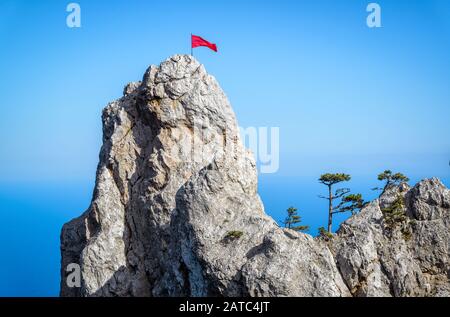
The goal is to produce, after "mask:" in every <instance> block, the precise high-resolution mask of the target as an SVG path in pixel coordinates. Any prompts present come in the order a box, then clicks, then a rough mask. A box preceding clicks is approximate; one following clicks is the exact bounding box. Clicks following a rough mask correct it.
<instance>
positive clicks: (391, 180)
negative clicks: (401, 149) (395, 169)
mask: <svg viewBox="0 0 450 317" xmlns="http://www.w3.org/2000/svg"><path fill="white" fill-rule="evenodd" d="M378 180H379V181H384V182H385V184H384V187H383V188H382V189H383V190H385V189H386V188H388V187H390V186H392V185H399V184H400V183H403V182H409V178H408V177H407V176H405V175H403V174H402V173H395V174H394V173H392V171H391V170H385V171H384V172H383V173H380V174H378ZM375 189H379V188H375Z"/></svg>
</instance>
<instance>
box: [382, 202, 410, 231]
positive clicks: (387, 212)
mask: <svg viewBox="0 0 450 317" xmlns="http://www.w3.org/2000/svg"><path fill="white" fill-rule="evenodd" d="M381 211H382V212H383V219H384V223H385V226H386V227H387V228H389V229H392V230H393V229H395V228H396V227H397V226H398V225H401V224H402V223H404V222H406V220H407V219H408V217H407V216H406V213H405V200H404V198H403V197H402V196H401V195H398V196H397V198H396V199H395V200H394V201H393V202H392V204H390V205H389V207H386V208H383V209H381Z"/></svg>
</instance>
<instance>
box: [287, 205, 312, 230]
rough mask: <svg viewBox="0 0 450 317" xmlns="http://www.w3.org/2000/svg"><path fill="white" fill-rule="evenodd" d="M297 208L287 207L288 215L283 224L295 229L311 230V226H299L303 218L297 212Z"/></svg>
mask: <svg viewBox="0 0 450 317" xmlns="http://www.w3.org/2000/svg"><path fill="white" fill-rule="evenodd" d="M297 210H298V209H297V208H294V207H289V208H288V209H287V217H286V219H285V220H284V221H283V224H284V226H285V227H286V228H288V229H291V230H295V231H307V230H309V226H299V225H297V224H299V223H300V222H302V218H301V217H300V216H299V215H298V214H297Z"/></svg>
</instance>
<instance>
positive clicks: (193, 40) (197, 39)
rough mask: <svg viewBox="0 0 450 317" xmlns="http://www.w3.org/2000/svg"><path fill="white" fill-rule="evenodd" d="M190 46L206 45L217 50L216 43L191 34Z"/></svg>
mask: <svg viewBox="0 0 450 317" xmlns="http://www.w3.org/2000/svg"><path fill="white" fill-rule="evenodd" d="M191 43H192V44H191V47H192V48H196V47H199V46H206V47H209V48H210V49H212V50H213V51H214V52H217V45H216V44H213V43H210V42H208V41H207V40H204V39H202V38H201V37H200V36H197V35H191Z"/></svg>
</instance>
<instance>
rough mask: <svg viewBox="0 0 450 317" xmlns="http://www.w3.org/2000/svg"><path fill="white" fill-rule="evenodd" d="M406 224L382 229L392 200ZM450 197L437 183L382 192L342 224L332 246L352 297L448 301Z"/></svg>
mask: <svg viewBox="0 0 450 317" xmlns="http://www.w3.org/2000/svg"><path fill="white" fill-rule="evenodd" d="M399 197H400V199H402V200H403V201H404V204H405V208H404V210H405V219H404V220H403V221H399V222H398V223H396V224H395V227H393V228H392V226H389V225H388V224H387V223H386V217H385V215H383V210H385V209H386V208H387V207H389V206H390V205H392V203H393V202H394V201H395V200H396V199H399ZM449 229H450V191H449V190H448V189H447V188H445V186H444V185H443V184H442V183H441V182H440V181H439V180H438V179H435V178H434V179H429V180H424V181H422V182H420V183H419V184H417V185H416V186H415V187H414V188H412V189H410V188H409V186H408V185H406V184H402V185H401V186H398V187H397V186H392V187H390V188H387V189H386V190H385V192H384V193H383V194H382V195H381V197H380V198H379V199H377V200H375V201H373V202H372V203H370V204H369V205H368V206H366V207H365V208H363V210H362V211H361V212H360V213H359V214H357V215H355V216H353V217H351V218H350V219H348V220H347V221H345V222H344V223H343V224H342V225H341V227H340V229H339V231H338V234H337V236H336V237H335V238H334V239H333V240H332V242H331V249H332V250H333V253H334V255H335V258H336V264H337V266H338V267H339V270H340V272H341V274H342V277H343V278H344V280H345V282H346V284H347V286H348V287H349V289H350V291H351V292H352V294H353V295H355V296H450V281H449V276H450V261H449V255H450V244H449V243H450V231H449Z"/></svg>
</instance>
